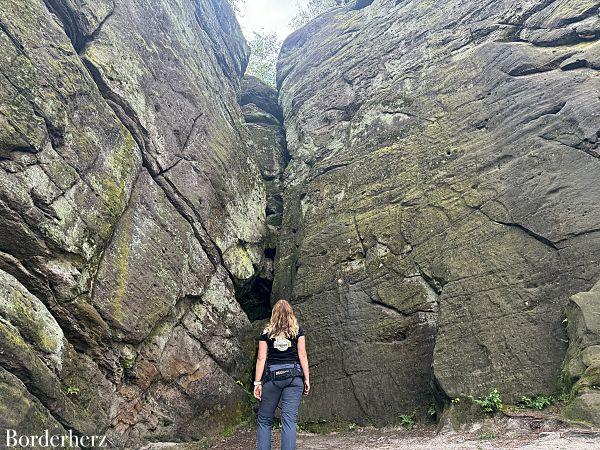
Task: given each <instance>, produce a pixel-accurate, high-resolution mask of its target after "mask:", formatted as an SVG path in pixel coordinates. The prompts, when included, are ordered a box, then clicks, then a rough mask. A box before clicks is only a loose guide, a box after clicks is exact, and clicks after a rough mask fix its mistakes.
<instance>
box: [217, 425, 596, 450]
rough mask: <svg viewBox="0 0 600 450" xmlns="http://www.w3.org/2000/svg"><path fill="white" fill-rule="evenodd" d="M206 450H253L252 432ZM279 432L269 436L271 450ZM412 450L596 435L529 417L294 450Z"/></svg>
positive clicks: (523, 445) (306, 440)
mask: <svg viewBox="0 0 600 450" xmlns="http://www.w3.org/2000/svg"><path fill="white" fill-rule="evenodd" d="M210 448H211V450H253V449H256V430H255V429H253V428H244V429H240V430H238V431H237V432H236V433H235V434H234V435H233V436H231V437H228V438H222V439H220V440H218V441H217V442H215V443H214V445H213V446H212V447H210ZM277 449H279V432H274V433H273V450H277ZM338 449H339V450H405V449H406V450H408V449H410V450H413V449H417V450H419V449H423V450H424V449H436V450H437V449H439V450H446V449H448V450H458V449H482V450H483V449H485V450H487V449H528V450H533V449H539V450H542V449H543V450H550V449H557V450H558V449H560V450H563V449H569V450H584V449H585V450H592V449H600V431H598V430H592V429H586V428H571V427H565V426H563V425H562V424H560V423H558V422H556V423H555V422H544V423H540V422H539V421H536V420H535V419H533V420H532V419H531V418H503V419H502V420H499V421H494V422H487V423H479V424H474V425H472V426H471V427H470V428H469V429H468V430H461V431H460V432H455V431H444V432H440V433H438V432H436V430H435V429H434V428H420V429H416V430H412V431H407V430H405V429H404V428H401V427H386V428H379V429H376V428H371V427H367V428H357V429H355V430H354V431H345V432H338V433H329V434H310V433H305V432H301V433H299V434H298V450H338Z"/></svg>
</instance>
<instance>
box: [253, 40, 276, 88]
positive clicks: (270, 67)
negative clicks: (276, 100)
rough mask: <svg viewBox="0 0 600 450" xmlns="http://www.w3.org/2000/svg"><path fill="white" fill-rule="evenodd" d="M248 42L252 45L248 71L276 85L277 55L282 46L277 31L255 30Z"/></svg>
mask: <svg viewBox="0 0 600 450" xmlns="http://www.w3.org/2000/svg"><path fill="white" fill-rule="evenodd" d="M248 44H249V45H250V61H249V62H248V68H247V69H246V73H247V74H248V75H254V76H255V77H258V78H260V79H261V80H263V81H264V82H265V83H267V84H269V85H271V86H272V87H275V77H276V71H277V70H276V66H277V56H278V54H279V48H280V47H281V41H280V40H279V39H278V38H277V33H275V32H271V33H269V32H260V33H257V32H254V36H252V38H251V39H250V41H249V42H248Z"/></svg>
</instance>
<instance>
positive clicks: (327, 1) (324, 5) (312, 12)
mask: <svg viewBox="0 0 600 450" xmlns="http://www.w3.org/2000/svg"><path fill="white" fill-rule="evenodd" d="M348 3H350V0H308V2H307V4H306V6H301V5H300V4H298V13H297V14H296V15H295V16H294V18H293V19H292V21H291V22H290V26H291V27H292V29H298V28H300V27H302V26H304V25H306V24H307V23H308V22H310V21H311V20H312V19H314V18H315V17H316V16H318V15H319V14H321V13H324V12H325V11H327V10H328V9H331V8H333V7H335V6H343V5H346V4H348Z"/></svg>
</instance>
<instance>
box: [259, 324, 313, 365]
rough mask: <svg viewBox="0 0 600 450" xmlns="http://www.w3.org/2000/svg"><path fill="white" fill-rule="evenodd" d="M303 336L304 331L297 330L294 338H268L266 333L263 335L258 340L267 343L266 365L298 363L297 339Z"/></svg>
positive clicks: (301, 329)
mask: <svg viewBox="0 0 600 450" xmlns="http://www.w3.org/2000/svg"><path fill="white" fill-rule="evenodd" d="M300 336H304V329H303V328H302V327H300V328H299V330H298V334H297V335H296V337H294V338H291V339H287V338H279V339H274V338H269V336H268V334H267V333H263V334H261V335H260V337H259V338H258V339H259V340H260V341H265V342H266V343H267V347H268V352H267V365H269V364H282V363H293V362H297V363H299V362H300V359H299V358H298V339H299V338H300Z"/></svg>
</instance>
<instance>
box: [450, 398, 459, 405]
mask: <svg viewBox="0 0 600 450" xmlns="http://www.w3.org/2000/svg"><path fill="white" fill-rule="evenodd" d="M450 401H451V402H452V403H454V404H455V405H456V404H457V403H460V398H458V397H455V398H453V399H452V400H450Z"/></svg>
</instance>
